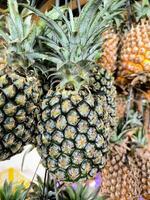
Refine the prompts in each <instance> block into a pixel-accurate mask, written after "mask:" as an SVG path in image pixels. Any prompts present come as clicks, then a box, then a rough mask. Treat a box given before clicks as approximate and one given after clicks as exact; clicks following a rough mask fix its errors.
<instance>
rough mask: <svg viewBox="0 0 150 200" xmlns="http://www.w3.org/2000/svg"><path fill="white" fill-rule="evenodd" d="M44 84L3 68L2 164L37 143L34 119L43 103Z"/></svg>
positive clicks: (0, 72) (0, 96)
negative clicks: (42, 88) (40, 101)
mask: <svg viewBox="0 0 150 200" xmlns="http://www.w3.org/2000/svg"><path fill="white" fill-rule="evenodd" d="M40 87H41V86H40V83H39V81H38V80H37V79H36V78H35V77H30V76H27V77H23V76H21V75H19V74H17V73H16V72H12V71H11V70H8V69H6V68H5V67H4V66H2V65H1V66H0V161H2V160H6V159H9V158H10V157H11V156H13V155H15V154H17V153H20V152H21V151H22V150H23V147H24V145H25V144H27V143H28V142H29V141H30V142H31V143H32V142H34V141H33V140H34V137H32V134H34V129H35V126H36V124H35V121H34V116H35V113H36V109H37V103H38V102H39V100H40V95H41V91H42V90H41V88H40Z"/></svg>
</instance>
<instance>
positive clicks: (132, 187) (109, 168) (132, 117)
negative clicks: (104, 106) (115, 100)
mask: <svg viewBox="0 0 150 200" xmlns="http://www.w3.org/2000/svg"><path fill="white" fill-rule="evenodd" d="M141 126H142V122H141V117H140V115H139V114H138V113H137V112H135V113H134V112H133V111H132V110H131V111H130V113H129V116H128V121H127V122H125V119H123V120H121V121H120V123H119V125H118V131H117V132H116V134H115V135H114V136H113V137H112V138H111V147H110V152H109V155H108V159H107V163H106V165H105V167H104V169H103V170H102V187H101V192H102V193H103V194H106V195H108V196H109V199H110V200H120V199H121V200H129V199H132V200H137V199H138V197H139V196H140V193H141V187H140V169H139V168H138V166H137V164H136V161H135V159H134V157H133V156H132V149H131V148H130V144H131V143H130V137H129V136H130V135H132V134H133V133H135V132H136V131H137V129H138V128H140V127H141ZM128 135H129V136H128Z"/></svg>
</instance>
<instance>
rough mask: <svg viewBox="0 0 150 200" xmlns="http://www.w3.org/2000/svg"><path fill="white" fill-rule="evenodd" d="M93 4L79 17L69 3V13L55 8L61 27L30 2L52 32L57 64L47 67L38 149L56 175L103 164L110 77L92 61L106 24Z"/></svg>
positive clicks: (74, 175)
mask: <svg viewBox="0 0 150 200" xmlns="http://www.w3.org/2000/svg"><path fill="white" fill-rule="evenodd" d="M98 5H99V1H98V0H97V1H95V0H92V1H89V2H88V3H87V4H86V6H85V7H84V8H83V10H82V12H81V14H80V16H79V18H74V17H73V13H72V11H71V10H70V9H69V10H68V11H69V12H68V14H69V19H67V18H66V15H65V14H63V13H62V12H61V11H60V10H59V8H56V10H58V13H60V16H62V21H63V23H64V25H65V27H66V29H65V32H64V30H63V26H59V24H58V23H57V22H55V21H53V20H49V19H47V18H46V16H44V15H43V14H41V13H40V12H39V11H37V10H35V9H33V8H31V7H30V9H31V10H33V11H35V12H36V13H37V14H38V15H39V16H41V17H42V18H43V19H44V20H45V21H46V22H47V26H48V27H49V28H50V30H51V31H52V33H55V36H56V37H55V38H54V37H51V38H45V39H46V42H45V43H46V45H47V46H48V47H50V49H49V51H50V55H49V59H50V60H51V61H52V62H53V63H54V64H55V66H56V67H54V68H52V69H50V70H49V72H50V71H52V70H54V73H52V74H51V73H50V74H49V75H50V76H52V75H54V77H53V78H52V79H51V81H52V87H51V89H50V90H49V92H48V93H47V95H46V96H45V97H44V99H43V102H42V106H41V116H39V118H40V119H39V125H38V131H39V136H38V138H37V140H38V147H37V149H38V152H39V154H40V156H41V158H42V162H43V164H44V166H45V167H46V168H48V169H49V171H50V173H51V174H52V175H53V176H56V178H57V179H59V180H64V181H78V180H81V179H82V180H84V179H86V178H87V177H93V176H95V175H96V173H97V172H98V171H99V170H100V169H101V168H102V167H103V166H104V164H105V159H106V154H107V151H108V144H109V138H110V135H111V134H113V131H114V129H115V126H116V119H115V96H116V92H115V87H114V86H113V78H112V76H111V75H110V73H109V72H107V71H106V70H105V69H104V68H100V67H99V66H98V65H97V64H95V63H94V60H95V56H96V54H97V52H99V49H100V42H99V41H100V39H101V38H100V35H101V33H102V32H103V31H104V28H106V27H107V24H108V25H109V20H107V21H106V20H105V21H104V20H102V13H103V11H101V12H99V9H98ZM53 35H54V34H53ZM44 41H45V40H43V42H44ZM54 64H53V65H54Z"/></svg>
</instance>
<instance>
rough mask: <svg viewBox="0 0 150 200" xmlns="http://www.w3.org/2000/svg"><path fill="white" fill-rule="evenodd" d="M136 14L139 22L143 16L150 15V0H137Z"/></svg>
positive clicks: (134, 7) (135, 5)
mask: <svg viewBox="0 0 150 200" xmlns="http://www.w3.org/2000/svg"><path fill="white" fill-rule="evenodd" d="M133 10H134V14H135V17H136V20H137V22H138V21H139V20H140V19H142V18H149V17H150V2H149V0H142V1H141V2H137V1H135V3H134V5H133Z"/></svg>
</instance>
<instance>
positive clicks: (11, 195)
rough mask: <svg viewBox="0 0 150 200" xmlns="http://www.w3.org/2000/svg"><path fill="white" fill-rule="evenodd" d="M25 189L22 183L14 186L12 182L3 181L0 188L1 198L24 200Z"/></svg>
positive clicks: (2, 199)
mask: <svg viewBox="0 0 150 200" xmlns="http://www.w3.org/2000/svg"><path fill="white" fill-rule="evenodd" d="M25 196H26V189H25V188H24V186H23V185H18V186H15V185H13V184H12V183H8V182H7V181H5V182H4V185H3V187H2V188H0V199H1V200H8V199H11V200H25Z"/></svg>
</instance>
